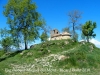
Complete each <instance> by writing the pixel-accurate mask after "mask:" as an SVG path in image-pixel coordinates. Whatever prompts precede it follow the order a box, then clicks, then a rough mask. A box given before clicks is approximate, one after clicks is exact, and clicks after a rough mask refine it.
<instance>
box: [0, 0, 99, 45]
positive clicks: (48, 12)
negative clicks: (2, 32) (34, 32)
mask: <svg viewBox="0 0 100 75" xmlns="http://www.w3.org/2000/svg"><path fill="white" fill-rule="evenodd" d="M33 2H35V3H36V5H37V11H38V12H39V13H40V14H41V15H42V18H44V19H45V21H46V24H47V25H48V26H50V27H51V28H52V29H55V28H56V29H58V30H59V31H60V32H61V30H62V28H64V27H66V26H68V24H69V17H68V12H70V11H72V10H79V11H80V12H82V15H81V16H82V18H81V20H80V21H79V22H80V23H81V24H85V22H86V21H89V20H91V21H92V22H96V23H97V28H96V29H95V30H94V32H95V33H96V37H95V38H93V39H91V42H92V43H94V44H95V45H96V46H97V47H100V34H99V33H100V21H99V20H100V9H99V8H100V1H99V0H33ZM6 3H7V0H0V28H4V27H7V26H8V25H7V24H6V22H7V19H6V17H5V16H4V15H3V10H4V9H3V6H4V5H5V4H6ZM79 35H80V33H79ZM37 42H39V40H37Z"/></svg>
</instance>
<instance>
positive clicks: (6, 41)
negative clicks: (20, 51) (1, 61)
mask: <svg viewBox="0 0 100 75" xmlns="http://www.w3.org/2000/svg"><path fill="white" fill-rule="evenodd" d="M0 43H1V46H2V47H3V49H4V51H5V52H7V51H9V50H10V49H11V46H13V45H14V44H13V39H12V38H11V37H6V38H3V39H2V41H1V42H0Z"/></svg>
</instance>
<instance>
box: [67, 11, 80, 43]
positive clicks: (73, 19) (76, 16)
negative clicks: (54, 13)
mask: <svg viewBox="0 0 100 75" xmlns="http://www.w3.org/2000/svg"><path fill="white" fill-rule="evenodd" d="M81 14H82V13H81V12H80V11H78V10H73V11H70V12H69V13H68V16H69V20H70V21H69V23H70V24H71V26H72V30H73V32H72V38H73V39H74V41H76V33H75V30H76V29H80V27H81V24H78V22H79V20H80V18H81ZM71 26H70V27H71Z"/></svg>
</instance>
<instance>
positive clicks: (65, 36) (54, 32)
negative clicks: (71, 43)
mask: <svg viewBox="0 0 100 75" xmlns="http://www.w3.org/2000/svg"><path fill="white" fill-rule="evenodd" d="M70 38H71V34H70V33H68V32H63V33H59V31H58V30H57V29H54V30H52V31H51V33H50V40H61V39H70Z"/></svg>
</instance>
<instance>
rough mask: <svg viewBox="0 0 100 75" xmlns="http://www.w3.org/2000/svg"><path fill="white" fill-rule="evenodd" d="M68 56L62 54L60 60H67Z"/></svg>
mask: <svg viewBox="0 0 100 75" xmlns="http://www.w3.org/2000/svg"><path fill="white" fill-rule="evenodd" d="M66 58H67V57H66V56H64V55H61V56H59V57H58V60H65V59H66Z"/></svg>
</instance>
